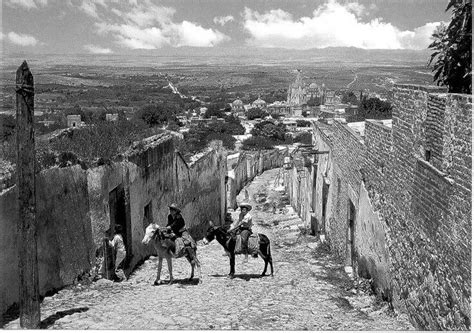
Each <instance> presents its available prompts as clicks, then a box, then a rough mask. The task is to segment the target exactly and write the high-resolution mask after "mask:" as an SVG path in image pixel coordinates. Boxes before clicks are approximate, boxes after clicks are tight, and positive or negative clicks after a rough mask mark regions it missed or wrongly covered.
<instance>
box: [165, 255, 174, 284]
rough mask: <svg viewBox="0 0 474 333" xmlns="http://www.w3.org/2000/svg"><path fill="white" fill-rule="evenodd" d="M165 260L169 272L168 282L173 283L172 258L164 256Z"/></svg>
mask: <svg viewBox="0 0 474 333" xmlns="http://www.w3.org/2000/svg"><path fill="white" fill-rule="evenodd" d="M166 261H167V263H168V272H169V273H170V282H169V284H172V283H173V258H171V257H166Z"/></svg>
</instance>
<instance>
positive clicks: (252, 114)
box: [247, 108, 268, 120]
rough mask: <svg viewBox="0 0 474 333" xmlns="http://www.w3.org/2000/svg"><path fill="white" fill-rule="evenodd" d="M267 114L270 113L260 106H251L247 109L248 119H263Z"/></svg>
mask: <svg viewBox="0 0 474 333" xmlns="http://www.w3.org/2000/svg"><path fill="white" fill-rule="evenodd" d="M266 116H268V113H267V112H265V111H263V110H262V109H260V108H251V109H250V110H248V111H247V119H248V120H253V119H256V118H261V119H263V118H265V117H266Z"/></svg>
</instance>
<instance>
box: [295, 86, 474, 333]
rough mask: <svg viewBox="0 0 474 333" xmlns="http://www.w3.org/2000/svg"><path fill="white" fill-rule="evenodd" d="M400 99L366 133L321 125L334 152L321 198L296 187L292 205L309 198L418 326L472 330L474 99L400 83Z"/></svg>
mask: <svg viewBox="0 0 474 333" xmlns="http://www.w3.org/2000/svg"><path fill="white" fill-rule="evenodd" d="M392 103H393V107H394V108H393V112H392V114H393V119H392V123H391V126H390V125H388V126H386V125H384V124H383V123H382V122H380V121H376V120H368V121H366V122H365V135H364V137H363V138H362V137H358V136H357V134H354V133H351V130H350V129H349V127H348V126H346V125H345V124H343V123H340V122H338V121H334V123H332V124H320V125H315V128H314V132H315V133H314V139H313V141H314V144H315V147H316V148H319V149H324V147H328V148H329V150H330V153H329V154H328V155H320V157H319V159H318V162H317V166H316V181H315V183H314V185H313V187H314V188H315V191H313V193H314V195H313V196H312V197H311V198H307V196H305V195H301V194H300V193H299V192H297V191H294V190H291V191H290V194H291V195H292V196H301V198H300V199H298V198H292V199H291V200H292V203H295V202H300V201H303V202H304V201H311V202H312V203H313V205H314V217H315V219H316V220H317V223H318V224H319V225H320V227H319V229H320V230H321V231H322V232H323V233H324V234H325V236H326V238H327V239H328V241H329V243H330V245H331V248H332V249H333V251H334V252H335V253H337V254H338V255H339V256H340V258H341V259H342V260H344V261H345V263H346V264H350V265H351V266H352V267H353V269H354V271H355V272H356V273H357V274H358V275H360V276H363V277H366V278H371V279H372V281H373V287H374V289H376V290H377V292H378V293H379V294H381V295H382V296H383V297H385V298H386V299H388V300H389V301H391V302H392V303H393V305H394V306H395V307H396V308H397V309H399V310H401V311H406V312H407V313H408V314H409V315H410V318H411V320H412V322H413V324H414V325H415V326H416V327H417V328H419V329H434V330H444V329H461V330H464V329H469V328H470V299H471V294H470V290H471V283H470V282H471V270H470V267H471V255H472V254H471V236H470V235H471V212H472V203H471V193H472V191H471V186H472V162H471V158H472V98H471V96H466V95H458V94H445V93H444V89H442V88H439V87H417V86H412V85H396V86H395V88H394V90H393V101H392ZM311 172H312V173H313V175H314V170H312V171H310V170H307V171H306V174H307V175H308V176H310V175H311ZM290 175H293V177H290V184H289V185H288V186H289V188H290V189H291V188H292V187H294V186H295V185H294V184H295V183H296V182H298V180H297V179H296V177H295V173H291V172H290ZM324 187H325V188H326V193H323V192H324V191H323V188H324ZM307 192H309V190H308V191H307ZM324 205H326V208H325V209H323V206H324ZM295 208H298V206H297V205H296V206H295ZM324 210H325V211H324ZM323 211H324V214H323ZM351 211H352V214H351ZM354 216H355V219H354V218H353V217H354ZM302 217H303V218H305V219H307V217H306V216H305V215H304V214H303V215H302ZM351 220H353V221H352V222H351ZM308 223H309V221H308Z"/></svg>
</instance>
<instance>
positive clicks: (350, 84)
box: [347, 73, 357, 89]
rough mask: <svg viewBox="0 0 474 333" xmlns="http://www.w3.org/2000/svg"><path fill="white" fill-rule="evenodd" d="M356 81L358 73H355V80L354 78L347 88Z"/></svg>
mask: <svg viewBox="0 0 474 333" xmlns="http://www.w3.org/2000/svg"><path fill="white" fill-rule="evenodd" d="M356 81H357V73H355V76H354V80H352V81H351V82H350V83H349V84H348V85H347V89H349V88H350V87H351V85H352V84H354V83H355V82H356Z"/></svg>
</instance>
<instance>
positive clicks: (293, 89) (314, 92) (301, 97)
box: [287, 69, 326, 115]
mask: <svg viewBox="0 0 474 333" xmlns="http://www.w3.org/2000/svg"><path fill="white" fill-rule="evenodd" d="M325 92H326V87H325V86H324V84H322V85H318V84H317V83H314V82H313V83H311V84H309V85H307V84H305V82H304V81H303V75H302V71H301V69H298V70H297V72H296V78H295V80H294V81H293V82H292V83H291V84H290V86H289V87H288V97H287V103H288V105H289V106H290V108H291V109H292V113H293V114H295V115H301V110H302V106H303V105H304V104H307V103H308V101H310V100H314V101H316V102H317V104H318V105H322V104H324V101H325V100H324V97H325Z"/></svg>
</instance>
